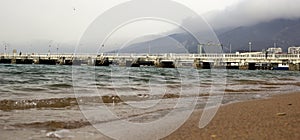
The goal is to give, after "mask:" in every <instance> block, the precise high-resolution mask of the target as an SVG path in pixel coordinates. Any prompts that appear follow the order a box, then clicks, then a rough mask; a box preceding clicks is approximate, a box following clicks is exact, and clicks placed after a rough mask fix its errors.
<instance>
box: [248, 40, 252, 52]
mask: <svg viewBox="0 0 300 140" xmlns="http://www.w3.org/2000/svg"><path fill="white" fill-rule="evenodd" d="M251 51H252V42H249V52H251Z"/></svg>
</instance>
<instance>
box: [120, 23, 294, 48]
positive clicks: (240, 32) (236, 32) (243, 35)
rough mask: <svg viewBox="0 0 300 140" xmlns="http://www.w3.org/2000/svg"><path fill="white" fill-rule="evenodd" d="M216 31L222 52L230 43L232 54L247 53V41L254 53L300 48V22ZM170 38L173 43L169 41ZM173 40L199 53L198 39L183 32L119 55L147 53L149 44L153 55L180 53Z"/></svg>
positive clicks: (262, 24)
mask: <svg viewBox="0 0 300 140" xmlns="http://www.w3.org/2000/svg"><path fill="white" fill-rule="evenodd" d="M215 32H216V34H217V36H218V38H219V40H220V43H221V44H222V45H223V48H224V52H229V51H230V49H229V48H230V47H229V45H230V44H231V46H232V47H231V49H232V50H231V51H232V52H235V51H248V43H249V42H252V50H256V51H261V50H262V49H267V48H269V47H273V46H274V43H276V44H277V47H281V48H283V50H284V51H287V48H288V47H291V46H297V45H300V38H299V36H300V19H296V20H290V19H276V20H272V21H269V22H262V23H258V24H255V25H251V26H240V27H237V28H234V29H229V30H228V31H226V29H224V28H223V29H219V30H215ZM170 38H171V39H172V40H173V41H171V42H170V40H171V39H170ZM174 40H176V41H177V42H178V43H181V44H182V45H183V46H184V47H185V49H186V51H188V52H190V53H197V52H198V47H197V46H198V44H199V43H198V42H197V40H196V39H195V38H193V37H192V36H191V35H188V34H185V33H178V34H171V35H168V36H166V37H161V38H158V39H155V40H151V41H147V42H141V43H137V44H133V45H130V46H128V47H126V48H124V49H123V50H122V52H138V53H146V52H148V51H149V49H148V48H149V44H151V45H150V48H151V52H152V53H157V52H161V53H165V52H172V53H179V52H178V51H172V50H173V49H174V47H175V46H174ZM208 42H209V41H208ZM208 42H207V43H208ZM175 45H176V44H175Z"/></svg>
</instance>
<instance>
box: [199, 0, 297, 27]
mask: <svg viewBox="0 0 300 140" xmlns="http://www.w3.org/2000/svg"><path fill="white" fill-rule="evenodd" d="M299 5H300V0H241V1H240V2H238V3H236V4H234V5H231V6H229V7H227V8H225V9H224V10H219V11H214V12H210V13H207V14H205V15H204V17H205V19H206V20H207V21H208V23H209V24H211V26H212V27H213V28H214V29H221V28H227V27H238V26H249V25H254V24H257V23H261V22H268V21H271V20H274V19H297V18H300V7H299Z"/></svg>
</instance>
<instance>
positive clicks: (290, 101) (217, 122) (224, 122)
mask: <svg viewBox="0 0 300 140" xmlns="http://www.w3.org/2000/svg"><path fill="white" fill-rule="evenodd" d="M299 101H300V92H292V93H287V94H279V95H273V96H270V97H268V98H266V99H254V100H248V101H242V102H234V103H229V104H225V105H222V106H221V107H220V108H219V110H218V112H217V114H216V116H214V118H213V120H212V121H211V122H210V123H209V124H208V125H207V126H206V127H205V128H202V129H200V128H198V123H199V119H200V117H201V114H202V110H200V109H198V110H195V111H194V113H193V114H192V115H191V117H190V118H189V119H188V121H187V122H186V123H185V124H184V125H183V126H181V127H180V128H179V129H178V130H176V131H175V132H173V133H172V134H171V135H169V136H167V137H165V138H163V139H164V140H171V139H172V140H174V139H175V140H182V139H190V140H196V139H275V140H276V139H278V140H280V139H290V140H294V139H295V140H298V139H300V134H299V132H300V109H299V108H300V102H299Z"/></svg>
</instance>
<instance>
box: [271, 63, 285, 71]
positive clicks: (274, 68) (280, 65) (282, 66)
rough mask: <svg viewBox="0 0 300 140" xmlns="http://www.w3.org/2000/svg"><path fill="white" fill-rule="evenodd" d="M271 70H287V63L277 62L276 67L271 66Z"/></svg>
mask: <svg viewBox="0 0 300 140" xmlns="http://www.w3.org/2000/svg"><path fill="white" fill-rule="evenodd" d="M273 70H289V65H288V64H278V66H277V67H273Z"/></svg>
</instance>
